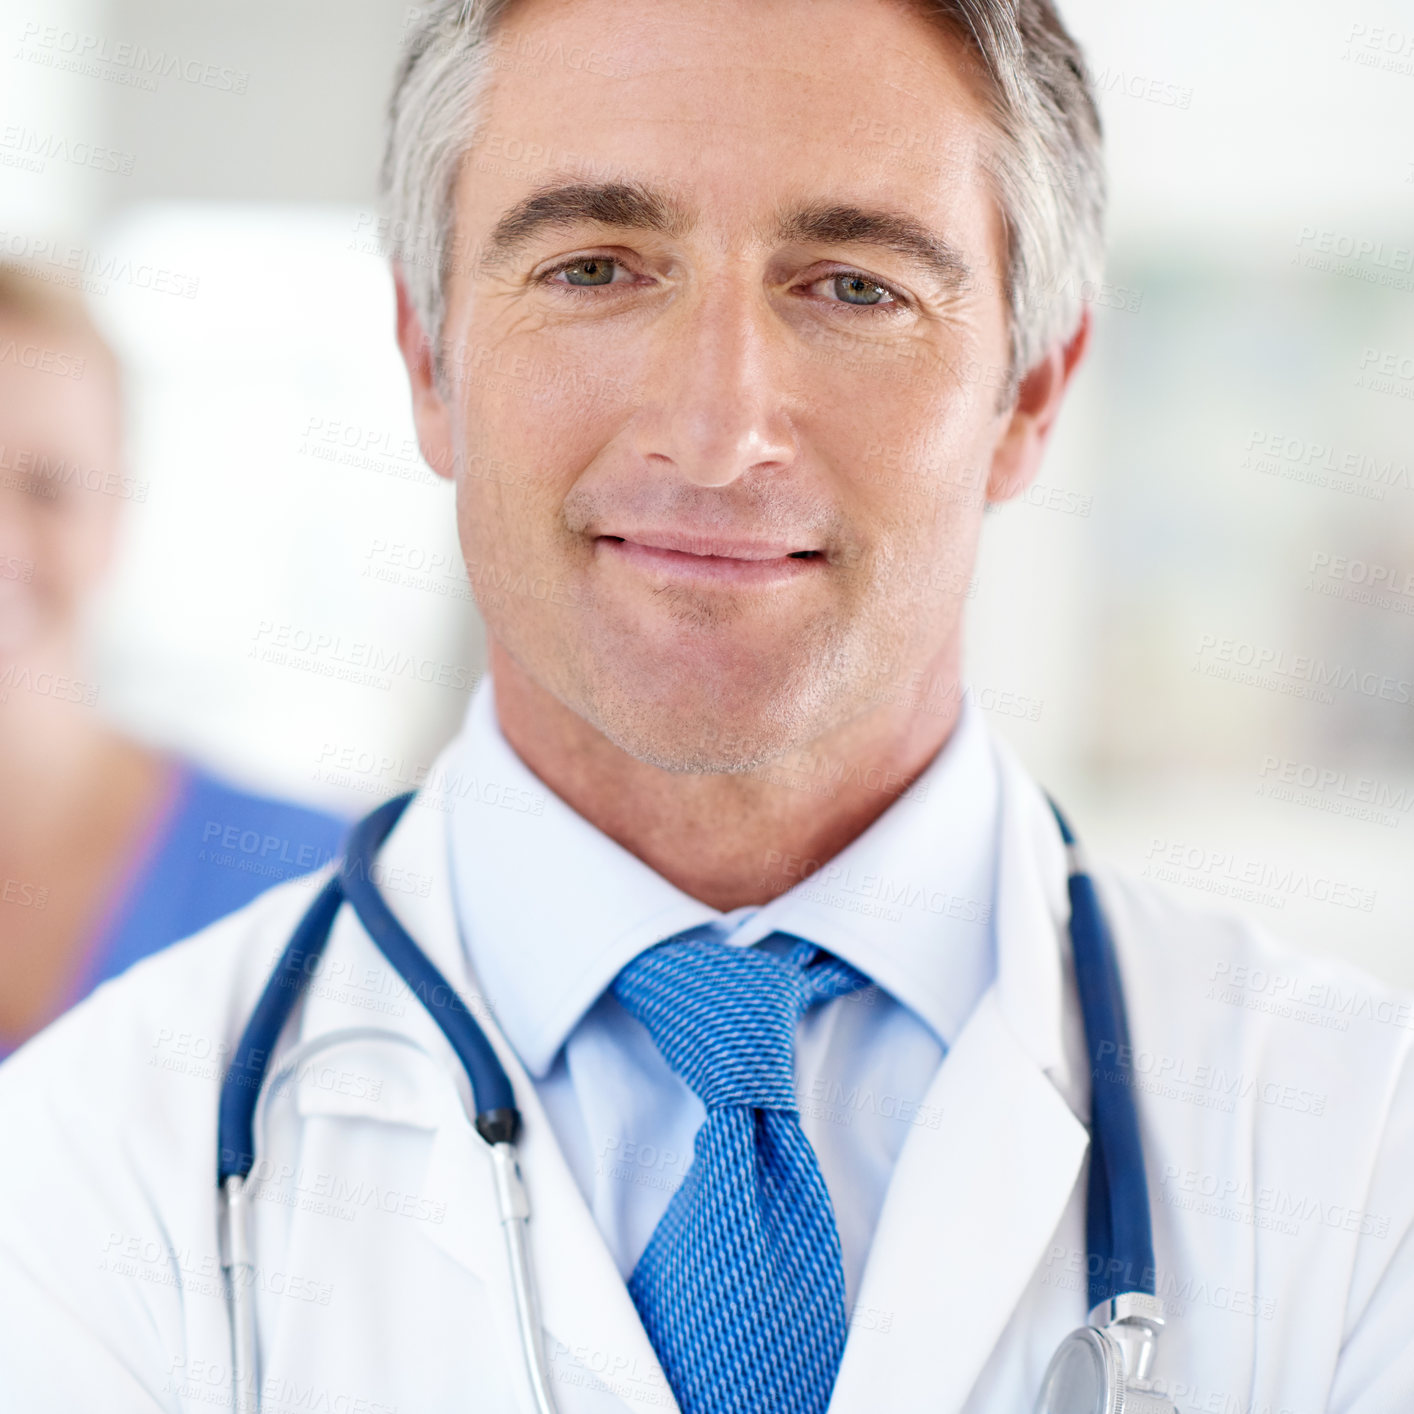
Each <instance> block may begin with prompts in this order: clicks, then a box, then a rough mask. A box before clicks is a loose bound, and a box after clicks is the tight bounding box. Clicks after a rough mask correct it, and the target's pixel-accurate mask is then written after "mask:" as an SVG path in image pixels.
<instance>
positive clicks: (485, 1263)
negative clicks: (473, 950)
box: [301, 760, 677, 1414]
mask: <svg viewBox="0 0 1414 1414" xmlns="http://www.w3.org/2000/svg"><path fill="white" fill-rule="evenodd" d="M443 765H444V762H443V761H441V760H439V762H438V764H437V766H436V767H434V771H433V774H432V777H431V779H433V780H441V779H447V778H449V777H448V775H447V773H446V772H445V771H443V770H442V769H441V767H442V766H443ZM436 806H437V799H436V796H435V795H432V796H430V797H428V798H426V799H425V800H424V797H419V799H418V800H417V801H415V802H414V804H413V805H412V806H411V807H409V809H408V810H407V811H406V812H405V813H404V815H403V818H402V819H401V820H400V821H399V823H398V824H397V826H396V827H395V828H394V830H393V832H392V833H391V834H390V835H389V836H388V839H387V840H386V841H385V843H384V845H383V848H382V849H381V850H380V851H379V878H380V880H384V881H388V882H391V881H393V880H402V881H404V882H408V883H410V887H407V888H403V889H394V888H391V887H388V886H387V884H386V883H385V886H384V889H383V893H384V897H385V898H386V899H387V902H388V904H389V906H390V907H391V908H392V910H393V912H394V913H395V914H396V915H397V917H398V919H399V921H400V922H401V923H402V925H403V926H404V927H405V928H406V929H407V930H408V932H409V933H410V934H411V935H412V936H413V937H414V938H415V939H416V940H417V941H418V943H419V945H420V946H421V947H422V948H423V950H424V951H425V952H426V954H427V955H428V957H429V958H431V960H432V961H433V962H434V963H435V964H436V965H437V967H438V969H439V970H440V971H441V972H442V974H443V975H444V976H445V977H446V978H447V979H448V981H449V982H451V983H452V985H453V986H454V987H455V988H456V990H457V992H458V994H459V995H460V996H461V997H462V998H463V999H464V1000H465V1001H466V1003H467V1005H468V1006H469V1007H470V1009H471V1011H472V1014H473V1015H474V1016H475V1017H476V1019H477V1021H478V1022H479V1023H480V1025H481V1027H482V1029H483V1030H484V1031H485V1033H486V1035H487V1038H488V1039H489V1040H490V1042H491V1044H492V1046H493V1047H494V1048H495V1050H496V1053H497V1055H498V1056H499V1057H500V1060H501V1063H502V1065H504V1066H505V1068H506V1073H507V1074H508V1075H509V1076H510V1079H511V1083H512V1085H513V1086H514V1089H515V1094H516V1102H517V1105H518V1107H519V1109H520V1112H521V1117H522V1121H523V1128H522V1132H521V1137H520V1140H519V1144H518V1148H519V1154H520V1166H521V1174H522V1178H523V1181H524V1183H525V1186H526V1190H527V1194H528V1196H529V1200H530V1208H531V1215H532V1216H531V1222H530V1241H531V1248H532V1260H533V1261H534V1265H535V1275H536V1280H537V1283H538V1287H539V1297H540V1306H541V1318H542V1322H543V1324H544V1327H545V1330H546V1332H547V1342H546V1349H547V1352H548V1353H549V1355H550V1359H551V1364H552V1375H553V1378H554V1382H555V1393H556V1397H557V1400H558V1403H559V1407H560V1409H561V1410H562V1411H563V1414H579V1411H583V1414H590V1411H594V1414H607V1411H609V1410H621V1409H623V1408H629V1409H637V1408H640V1407H642V1408H644V1409H650V1408H651V1409H652V1410H653V1411H655V1414H662V1411H665V1410H666V1411H667V1414H677V1405H676V1403H675V1402H674V1401H673V1398H672V1394H671V1391H670V1389H669V1387H668V1384H667V1381H666V1379H665V1378H664V1376H663V1373H662V1370H661V1367H660V1366H659V1364H658V1360H657V1357H656V1356H655V1354H654V1352H653V1348H652V1345H651V1344H650V1342H649V1340H648V1336H647V1333H646V1332H645V1331H644V1329H643V1324H642V1322H641V1321H640V1319H639V1316H638V1312H637V1310H636V1309H635V1308H634V1305H633V1302H632V1300H631V1298H630V1297H629V1294H628V1290H627V1288H626V1286H625V1285H624V1282H623V1279H622V1277H621V1276H620V1275H619V1271H618V1268H617V1267H616V1266H615V1264H614V1261H613V1258H612V1256H611V1255H610V1253H609V1251H608V1249H607V1247H606V1246H605V1244H604V1241H603V1238H602V1237H601V1236H600V1233H599V1229H598V1227H597V1225H596V1224H595V1222H594V1218H593V1215H592V1213H591V1212H590V1211H589V1209H588V1207H587V1205H586V1204H585V1202H584V1199H583V1196H582V1195H581V1194H580V1191H579V1188H578V1187H577V1185H576V1184H575V1181H574V1176H573V1175H572V1173H571V1172H570V1169H569V1166H568V1164H567V1163H566V1162H565V1158H564V1155H563V1154H562V1152H561V1150H560V1147H559V1143H558V1141H557V1140H556V1138H555V1136H554V1133H553V1131H552V1130H551V1128H550V1125H549V1122H548V1120H547V1118H546V1115H545V1112H544V1110H543V1109H542V1108H541V1105H540V1101H539V1098H538V1096H537V1095H536V1092H535V1087H534V1085H533V1083H532V1081H531V1079H530V1077H529V1075H528V1074H527V1073H526V1071H525V1069H524V1068H523V1067H522V1065H521V1063H520V1060H519V1058H518V1057H517V1056H516V1054H515V1052H514V1050H513V1049H512V1047H511V1045H510V1043H509V1042H508V1041H507V1040H506V1038H505V1037H504V1036H503V1035H502V1034H501V1031H500V1029H499V1028H498V1027H497V1026H496V1025H495V1023H494V1022H493V1021H492V1019H491V1016H490V1012H489V1008H488V1006H487V1004H486V1001H485V1000H484V999H483V996H482V993H481V988H480V985H479V983H478V982H477V980H476V978H475V977H474V976H473V975H472V973H471V970H470V966H469V963H468V960H467V955H466V952H465V949H464V948H463V947H462V943H461V939H460V936H459V933H458V930H457V925H456V916H455V912H454V908H453V902H452V895H451V887H450V879H449V867H448V861H447V848H448V845H447V832H446V828H445V826H446V816H445V813H444V812H443V811H442V810H439V809H437V808H436ZM424 882H425V884H426V887H425V889H424ZM326 962H327V965H326V969H325V970H326V973H327V974H328V975H330V976H338V977H345V976H353V977H360V978H363V979H365V980H369V979H371V980H372V982H373V985H374V986H375V987H378V986H381V983H379V982H378V980H377V979H378V978H380V977H383V976H386V968H387V964H386V963H385V962H384V961H383V959H382V956H381V954H379V953H378V952H377V949H376V948H375V947H374V945H373V943H372V942H371V940H370V939H369V938H368V936H367V935H366V934H365V933H364V931H363V929H362V927H361V926H360V925H359V924H358V921H357V919H356V918H355V917H354V915H353V911H352V909H349V908H345V909H343V910H341V912H340V915H339V919H338V922H337V923H336V926H335V929H334V932H333V933H332V934H331V937H330V940H329V952H328V956H327V960H326ZM392 995H393V997H394V998H396V999H397V1000H396V1001H395V1002H394V1005H395V1007H396V1010H393V1011H390V1012H389V1013H387V1015H388V1017H389V1020H388V1022H387V1025H388V1028H389V1029H390V1030H393V1031H396V1032H398V1033H400V1034H402V1035H404V1036H406V1037H408V1038H410V1039H413V1040H415V1041H416V1043H417V1044H418V1045H419V1046H420V1047H421V1048H423V1049H424V1050H426V1051H427V1052H428V1054H430V1055H431V1056H432V1057H433V1058H434V1059H435V1060H436V1061H437V1062H438V1063H439V1064H440V1065H441V1067H442V1068H443V1069H444V1070H445V1071H446V1073H447V1075H448V1077H449V1079H450V1080H451V1081H452V1083H453V1085H455V1087H456V1090H457V1093H458V1094H459V1095H460V1096H461V1098H462V1102H463V1106H464V1107H466V1106H469V1103H470V1091H469V1088H468V1086H467V1083H466V1078H465V1074H464V1072H463V1071H462V1068H461V1065H460V1063H459V1062H458V1061H457V1059H456V1056H455V1053H454V1052H453V1051H452V1049H451V1047H450V1045H449V1044H448V1043H447V1041H446V1039H445V1038H444V1037H443V1035H442V1033H441V1030H440V1028H439V1027H438V1026H437V1024H436V1023H435V1021H433V1020H432V1018H431V1016H430V1015H429V1014H428V1013H427V1010H426V1008H425V1007H423V1006H422V1005H421V1004H420V1003H419V1002H417V1001H416V999H414V998H412V997H411V996H410V995H409V994H408V993H407V992H406V990H405V989H404V990H403V992H402V994H401V997H400V998H399V997H398V995H397V989H396V988H394V989H393V992H392ZM350 1025H365V1026H366V1025H367V1018H366V1014H364V1015H359V1013H358V1012H357V1011H354V1012H353V1014H352V1015H351V1014H350V1008H349V1006H348V1003H347V1001H346V999H344V997H343V994H342V992H341V991H339V990H338V989H334V988H327V989H323V990H320V989H312V991H311V994H310V995H309V996H308V998H307V1001H306V1009H305V1014H304V1019H303V1023H302V1028H301V1031H302V1037H301V1039H305V1040H307V1039H309V1037H310V1035H311V1034H316V1033H318V1032H329V1031H332V1030H337V1029H340V1028H342V1027H348V1026H350ZM405 1088H407V1093H406V1094H403V1093H401V1092H400V1090H399V1088H398V1087H397V1086H395V1087H394V1088H393V1093H392V1094H388V1093H384V1094H383V1095H381V1096H380V1097H379V1100H378V1102H377V1107H376V1110H375V1109H369V1110H368V1111H367V1112H368V1113H369V1115H370V1117H372V1116H373V1115H374V1114H375V1113H376V1115H377V1117H379V1118H383V1119H392V1120H401V1121H402V1122H405V1123H414V1124H417V1123H421V1124H424V1125H427V1126H428V1127H433V1126H435V1127H436V1128H437V1133H436V1137H435V1139H434V1140H433V1144H432V1151H431V1158H430V1161H429V1166H428V1172H427V1175H426V1180H425V1181H426V1186H427V1192H428V1194H429V1195H430V1196H432V1197H433V1198H434V1199H435V1200H436V1201H439V1202H442V1203H445V1205H446V1206H445V1214H444V1217H443V1220H442V1221H441V1222H440V1223H437V1224H420V1225H419V1226H420V1228H421V1230H422V1232H423V1235H424V1237H425V1239H426V1240H429V1241H431V1242H433V1243H435V1244H436V1245H437V1246H439V1247H440V1248H442V1250H443V1251H444V1252H445V1253H446V1254H447V1255H448V1256H449V1257H450V1258H451V1259H452V1260H453V1261H455V1262H457V1263H458V1264H459V1265H461V1266H462V1267H464V1268H465V1269H467V1270H468V1271H469V1272H470V1273H472V1274H473V1275H474V1276H475V1277H476V1278H477V1279H478V1280H480V1281H482V1282H484V1283H486V1284H487V1285H488V1286H489V1287H490V1288H491V1289H492V1290H493V1291H494V1292H495V1293H496V1300H495V1302H494V1307H495V1309H496V1310H497V1311H498V1312H501V1313H505V1316H506V1322H505V1329H504V1332H503V1339H502V1344H503V1347H504V1348H505V1350H506V1352H507V1356H508V1358H510V1359H512V1360H515V1361H516V1362H517V1363H519V1360H520V1354H519V1339H518V1337H517V1334H516V1330H515V1325H514V1320H513V1318H512V1316H511V1313H512V1312H513V1310H514V1307H513V1296H512V1290H511V1286H510V1280H509V1270H508V1266H507V1258H506V1250H505V1239H504V1235H503V1233H502V1230H501V1225H500V1222H499V1219H498V1216H497V1209H496V1199H495V1192H494V1188H493V1186H492V1181H491V1170H490V1161H489V1157H488V1151H487V1149H486V1147H485V1145H484V1144H483V1143H482V1141H481V1139H480V1138H479V1136H477V1135H476V1133H475V1131H474V1130H473V1128H472V1126H471V1124H470V1122H469V1121H468V1119H467V1118H466V1114H467V1113H470V1110H469V1109H464V1110H463V1112H460V1113H455V1114H453V1115H451V1116H448V1115H447V1113H446V1111H447V1106H446V1104H445V1100H444V1099H443V1100H439V1099H438V1098H437V1097H436V1096H435V1095H429V1093H428V1092H427V1090H426V1087H425V1086H423V1087H421V1089H420V1090H418V1091H417V1092H416V1093H414V1092H413V1090H412V1087H405ZM445 1093H446V1092H445V1091H444V1092H443V1095H444V1096H445ZM527 1407H530V1406H529V1404H528V1403H527Z"/></svg>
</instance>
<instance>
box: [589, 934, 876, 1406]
mask: <svg viewBox="0 0 1414 1414" xmlns="http://www.w3.org/2000/svg"><path fill="white" fill-rule="evenodd" d="M708 926H709V927H710V926H711V925H708ZM702 931H703V930H702V929H690V930H689V931H688V933H686V934H679V935H678V936H676V937H673V938H670V939H668V941H667V942H664V943H659V944H658V945H657V946H656V947H654V948H650V949H649V950H648V951H647V952H644V953H641V954H640V955H639V956H638V957H637V958H635V959H634V961H633V962H631V963H629V965H628V966H627V967H625V968H624V970H623V971H622V972H620V973H619V975H618V977H617V978H616V979H615V981H614V986H613V991H614V995H615V996H616V997H617V998H618V1000H619V1002H620V1003H621V1004H622V1005H623V1006H624V1007H625V1008H627V1010H628V1011H629V1012H630V1013H632V1015H634V1016H636V1017H637V1018H638V1019H639V1020H640V1021H641V1022H642V1023H643V1024H644V1026H646V1027H647V1028H648V1030H649V1032H650V1033H651V1035H652V1037H653V1039H654V1041H655V1042H656V1043H657V1045H658V1049H659V1050H660V1051H661V1052H662V1053H663V1057H664V1059H665V1060H666V1061H667V1062H668V1064H669V1065H670V1066H672V1068H673V1070H674V1071H676V1072H677V1074H678V1075H680V1076H681V1077H682V1079H683V1080H685V1081H686V1082H687V1083H688V1085H690V1086H691V1087H692V1089H693V1090H694V1091H695V1092H696V1094H697V1095H698V1097H699V1098H700V1099H701V1100H702V1103H703V1104H704V1105H705V1106H706V1108H707V1118H706V1119H705V1120H704V1121H703V1123H702V1127H701V1128H700V1129H699V1130H698V1131H697V1138H696V1141H695V1143H694V1146H693V1159H692V1164H691V1167H690V1168H689V1169H688V1171H687V1175H686V1177H685V1178H684V1180H683V1183H682V1186H681V1187H680V1188H679V1189H678V1191H677V1192H676V1193H675V1194H674V1195H673V1198H672V1201H671V1202H670V1203H669V1205H668V1209H667V1212H665V1213H664V1215H663V1218H662V1220H661V1221H660V1222H659V1224H658V1226H657V1227H656V1228H655V1229H654V1232H653V1236H652V1238H651V1239H650V1240H649V1243H648V1246H647V1248H646V1249H645V1250H644V1253H643V1256H642V1257H641V1258H640V1259H639V1262H638V1265H637V1266H636V1267H635V1268H634V1270H633V1275H632V1276H631V1277H630V1278H629V1283H628V1289H629V1294H630V1295H631V1296H632V1297H633V1302H634V1305H635V1306H636V1307H637V1308H638V1314H639V1315H640V1317H641V1318H642V1320H643V1325H644V1329H645V1330H646V1331H647V1332H648V1338H649V1339H650V1340H651V1341H652V1343H653V1348H654V1350H656V1351H657V1353H658V1359H659V1361H660V1362H661V1364H662V1366H663V1373H664V1374H665V1375H666V1376H667V1378H668V1383H669V1384H670V1385H671V1386H672V1389H673V1393H674V1394H675V1395H676V1396H677V1401H678V1404H679V1406H680V1407H681V1409H682V1411H683V1414H764V1411H772V1414H776V1411H779V1414H824V1410H825V1407H826V1405H828V1404H829V1402H830V1391H831V1390H832V1389H833V1388H834V1383H835V1374H836V1372H837V1371H838V1369H839V1363H840V1356H841V1354H842V1353H843V1351H844V1342H845V1332H846V1326H847V1320H846V1315H845V1306H844V1268H843V1264H842V1262H841V1258H840V1238H839V1232H838V1230H837V1229H836V1227H835V1215H834V1210H833V1209H832V1208H831V1206H830V1195H829V1194H828V1192H826V1190H825V1181H824V1179H823V1178H822V1177H821V1174H820V1165H819V1162H818V1160H817V1159H816V1158H815V1151H814V1150H813V1149H812V1148H811V1147H810V1142H809V1140H807V1139H806V1137H805V1133H804V1131H803V1130H802V1129H801V1127H800V1112H799V1111H798V1110H797V1109H796V1104H795V1028H796V1023H797V1022H798V1021H799V1019H800V1017H801V1015H802V1014H803V1013H804V1012H805V1010H806V1009H807V1008H808V1007H809V1006H810V1005H811V1004H812V1003H813V1002H817V1001H823V1000H825V999H827V998H830V997H838V996H842V995H843V994H844V993H846V992H852V991H854V990H855V989H856V988H858V987H863V986H865V985H867V982H868V979H867V978H865V977H863V976H862V975H861V974H860V973H858V972H856V971H855V970H854V968H852V967H850V966H849V965H848V964H847V963H843V962H840V961H839V960H838V959H837V958H833V957H831V956H830V955H829V954H827V953H823V952H822V950H821V949H819V948H817V947H815V946H814V944H812V943H808V942H806V941H804V940H803V939H800V938H795V937H793V936H792V935H791V934H789V933H773V934H772V935H771V936H772V937H773V938H782V939H785V940H786V941H788V942H790V943H791V944H792V946H791V948H790V950H789V952H788V953H786V954H785V955H783V956H778V955H775V954H772V953H769V952H763V951H762V950H761V949H760V948H759V947H753V948H742V947H732V946H730V945H728V944H726V943H722V942H718V941H717V940H716V939H714V938H710V937H703V936H701V934H702ZM817 954H819V958H818V959H817V957H816V955H817ZM812 960H814V965H811V963H812Z"/></svg>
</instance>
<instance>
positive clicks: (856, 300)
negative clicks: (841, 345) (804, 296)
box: [806, 270, 908, 314]
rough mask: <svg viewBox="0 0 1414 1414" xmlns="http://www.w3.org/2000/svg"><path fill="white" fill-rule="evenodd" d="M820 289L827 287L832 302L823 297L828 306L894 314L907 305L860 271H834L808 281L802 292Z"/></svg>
mask: <svg viewBox="0 0 1414 1414" xmlns="http://www.w3.org/2000/svg"><path fill="white" fill-rule="evenodd" d="M820 285H827V286H829V288H830V290H831V293H832V295H833V298H828V297H827V299H826V303H828V304H843V305H848V306H850V307H851V308H853V309H883V310H885V311H887V312H888V313H890V314H897V313H900V312H901V311H902V310H903V309H904V308H905V307H906V306H907V303H908V301H907V300H906V299H904V297H903V296H902V295H900V294H899V293H898V291H897V290H895V289H893V288H891V287H890V286H889V285H885V284H883V283H881V282H880V281H878V280H876V279H874V278H873V277H872V276H870V275H866V274H864V272H863V271H861V270H836V271H835V272H834V273H833V274H831V275H822V276H821V277H820V278H819V279H818V280H812V281H811V282H810V284H809V285H807V286H806V288H807V289H814V288H816V287H817V286H820Z"/></svg>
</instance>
